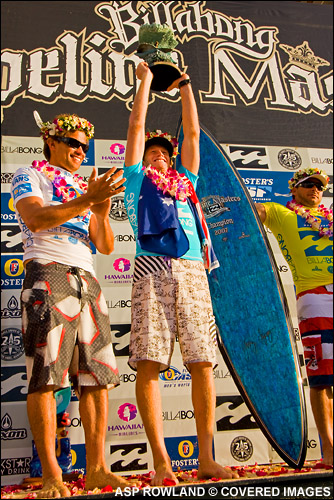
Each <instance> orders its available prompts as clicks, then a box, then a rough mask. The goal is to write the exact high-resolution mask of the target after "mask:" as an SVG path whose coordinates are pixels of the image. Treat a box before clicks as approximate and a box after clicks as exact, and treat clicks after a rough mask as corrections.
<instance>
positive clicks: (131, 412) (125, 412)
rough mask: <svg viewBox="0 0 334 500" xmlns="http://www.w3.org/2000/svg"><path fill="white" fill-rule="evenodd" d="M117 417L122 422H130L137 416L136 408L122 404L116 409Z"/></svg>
mask: <svg viewBox="0 0 334 500" xmlns="http://www.w3.org/2000/svg"><path fill="white" fill-rule="evenodd" d="M117 413H118V416H119V418H120V419H121V420H124V422H130V421H131V420H133V419H134V418H136V416H137V407H136V406H135V405H133V404H131V403H124V404H123V405H121V406H120V407H119V408H118V411H117Z"/></svg>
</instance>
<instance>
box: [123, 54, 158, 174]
mask: <svg viewBox="0 0 334 500" xmlns="http://www.w3.org/2000/svg"><path fill="white" fill-rule="evenodd" d="M136 75H137V78H138V79H139V80H141V82H140V86H139V89H138V91H137V94H136V96H135V99H134V102H133V106H132V111H131V114H130V119H129V128H128V136H127V143H126V151H125V166H126V167H130V166H131V165H136V164H137V163H139V162H140V160H141V159H142V158H143V154H144V148H145V120H146V114H147V108H148V101H149V96H150V88H151V82H152V79H153V73H152V71H151V70H150V69H149V67H148V65H147V63H146V62H141V63H140V64H139V65H138V67H137V71H136Z"/></svg>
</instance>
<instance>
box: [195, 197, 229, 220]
mask: <svg viewBox="0 0 334 500" xmlns="http://www.w3.org/2000/svg"><path fill="white" fill-rule="evenodd" d="M201 206H202V210H203V213H204V215H205V218H206V219H209V218H210V217H217V216H218V215H220V214H222V213H224V212H226V211H228V210H230V209H229V208H227V207H225V206H224V201H223V197H222V196H206V197H205V198H203V199H202V200H201Z"/></svg>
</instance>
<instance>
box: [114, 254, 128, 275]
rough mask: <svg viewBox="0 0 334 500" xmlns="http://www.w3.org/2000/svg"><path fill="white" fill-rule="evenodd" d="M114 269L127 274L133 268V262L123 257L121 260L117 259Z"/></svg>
mask: <svg viewBox="0 0 334 500" xmlns="http://www.w3.org/2000/svg"><path fill="white" fill-rule="evenodd" d="M113 266H114V269H115V270H116V271H118V272H119V273H125V272H126V271H128V270H129V269H130V267H131V262H130V261H129V260H128V259H124V258H123V257H121V258H120V259H116V260H115V262H114V264H113Z"/></svg>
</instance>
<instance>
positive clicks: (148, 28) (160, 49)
mask: <svg viewBox="0 0 334 500" xmlns="http://www.w3.org/2000/svg"><path fill="white" fill-rule="evenodd" d="M177 43H178V42H177V41H176V40H175V38H174V33H173V31H172V30H171V28H170V27H169V26H168V24H155V23H153V24H144V25H143V26H141V27H140V28H139V45H138V49H137V56H138V57H141V58H142V59H144V60H145V61H146V62H147V64H148V66H149V68H150V70H151V71H152V73H153V80H152V83H151V89H152V90H157V91H164V90H167V88H168V87H169V86H170V85H171V84H172V83H173V82H174V81H175V80H177V79H178V78H180V76H181V75H182V72H181V71H180V70H179V68H178V67H177V66H176V63H175V61H173V59H172V56H171V54H170V52H171V51H172V50H173V49H174V48H175V47H176V45H177Z"/></svg>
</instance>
